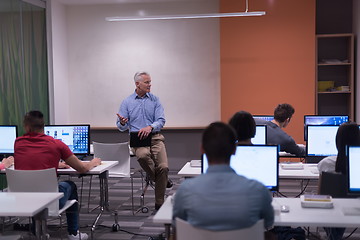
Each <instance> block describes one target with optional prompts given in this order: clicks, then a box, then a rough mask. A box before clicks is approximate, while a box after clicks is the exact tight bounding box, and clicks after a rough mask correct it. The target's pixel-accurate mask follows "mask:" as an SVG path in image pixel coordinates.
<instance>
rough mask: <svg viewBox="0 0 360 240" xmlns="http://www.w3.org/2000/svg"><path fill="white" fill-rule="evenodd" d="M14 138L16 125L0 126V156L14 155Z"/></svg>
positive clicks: (15, 136)
mask: <svg viewBox="0 0 360 240" xmlns="http://www.w3.org/2000/svg"><path fill="white" fill-rule="evenodd" d="M16 138H17V126H16V125H0V154H14V143H15V139H16ZM0 160H1V159H0Z"/></svg>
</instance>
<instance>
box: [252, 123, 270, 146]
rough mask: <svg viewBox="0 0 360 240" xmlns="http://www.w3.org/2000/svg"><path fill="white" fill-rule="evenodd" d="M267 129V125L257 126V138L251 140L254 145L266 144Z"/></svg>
mask: <svg viewBox="0 0 360 240" xmlns="http://www.w3.org/2000/svg"><path fill="white" fill-rule="evenodd" d="M266 134H267V128H266V126H265V125H256V134H255V137H253V138H252V139H251V142H252V143H253V144H266Z"/></svg>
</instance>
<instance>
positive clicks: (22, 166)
mask: <svg viewBox="0 0 360 240" xmlns="http://www.w3.org/2000/svg"><path fill="white" fill-rule="evenodd" d="M24 128H25V131H26V133H25V134H24V135H23V136H21V137H18V138H17V139H16V140H15V145H14V164H15V169H18V170H42V169H48V168H55V169H57V168H58V167H59V161H60V159H62V160H64V161H65V162H66V163H67V164H68V165H69V166H71V167H72V168H74V169H75V170H76V171H78V172H80V173H85V172H87V171H89V170H90V169H92V168H94V167H95V166H98V165H100V163H101V160H100V159H99V158H94V159H92V160H91V161H89V162H82V161H80V160H79V159H78V158H77V157H76V156H75V155H74V154H73V153H72V152H71V150H70V149H69V147H68V146H67V145H66V144H65V143H63V142H62V141H61V140H58V139H54V138H53V137H51V136H47V135H45V134H44V115H43V114H42V113H41V112H40V111H30V112H28V113H27V114H26V115H25V117H24ZM59 192H62V193H64V196H63V197H62V198H61V199H60V200H59V207H60V208H62V207H63V206H64V205H65V203H66V201H67V200H70V199H77V188H76V185H75V183H74V182H72V181H64V182H59ZM78 209H79V208H78V203H76V204H74V205H73V206H71V207H70V208H68V210H66V219H67V224H68V233H69V235H68V239H69V240H75V239H83V240H86V239H88V235H87V234H86V233H80V232H79V225H78Z"/></svg>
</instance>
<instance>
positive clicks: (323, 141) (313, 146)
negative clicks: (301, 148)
mask: <svg viewBox="0 0 360 240" xmlns="http://www.w3.org/2000/svg"><path fill="white" fill-rule="evenodd" d="M338 128H339V126H333V125H332V126H328V125H307V134H308V135H307V138H308V141H307V144H306V147H307V148H306V150H307V156H324V157H326V156H335V155H337V149H336V144H335V137H336V133H337V130H338Z"/></svg>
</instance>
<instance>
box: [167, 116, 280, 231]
mask: <svg viewBox="0 0 360 240" xmlns="http://www.w3.org/2000/svg"><path fill="white" fill-rule="evenodd" d="M235 142H236V134H235V132H234V130H233V129H232V127H230V126H229V125H227V124H225V123H221V122H215V123H212V124H210V125H209V126H208V127H207V128H206V129H205V131H204V133H203V136H202V152H203V153H205V154H206V156H207V159H208V163H209V168H208V170H207V172H206V173H205V174H203V175H200V176H198V177H195V178H192V179H188V180H186V181H184V182H183V183H182V184H181V185H180V187H179V188H178V190H177V192H176V194H175V197H174V206H173V218H174V219H175V218H176V217H178V218H181V219H183V220H185V221H187V222H189V223H190V224H191V225H193V226H195V227H198V228H203V229H208V230H213V231H222V230H232V229H241V228H247V227H250V226H252V225H254V224H255V223H256V222H257V221H258V220H260V219H264V225H265V227H266V228H268V227H270V226H272V224H273V222H274V210H273V207H272V205H271V202H272V197H271V194H270V192H269V190H267V188H266V187H265V186H264V185H263V184H261V183H260V182H258V181H255V180H250V179H247V178H245V177H244V176H240V175H237V174H236V172H235V171H234V170H233V169H232V168H231V167H230V166H229V164H230V157H231V155H233V154H234V153H235V151H236V144H235Z"/></svg>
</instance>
